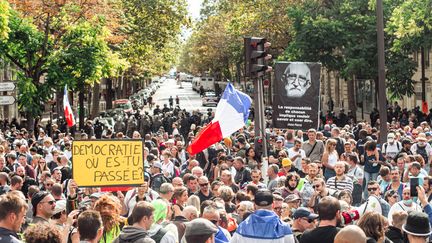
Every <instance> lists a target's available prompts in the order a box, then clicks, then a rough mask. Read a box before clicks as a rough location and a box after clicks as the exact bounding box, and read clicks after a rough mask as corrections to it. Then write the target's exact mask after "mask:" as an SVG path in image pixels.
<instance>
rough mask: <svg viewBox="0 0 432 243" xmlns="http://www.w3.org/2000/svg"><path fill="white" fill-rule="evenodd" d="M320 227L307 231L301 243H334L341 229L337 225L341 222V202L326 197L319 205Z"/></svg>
mask: <svg viewBox="0 0 432 243" xmlns="http://www.w3.org/2000/svg"><path fill="white" fill-rule="evenodd" d="M317 208H318V215H319V219H320V222H319V225H318V227H317V228H315V229H312V230H308V231H305V232H304V233H303V235H302V237H301V239H300V243H309V242H311V243H314V242H321V243H333V241H334V238H335V236H336V234H337V233H338V231H339V229H338V228H337V227H336V225H337V224H338V223H339V222H340V221H341V216H340V211H341V206H340V203H339V200H337V199H336V198H334V197H331V196H326V197H324V198H322V199H321V201H320V202H319V203H318V207H317Z"/></svg>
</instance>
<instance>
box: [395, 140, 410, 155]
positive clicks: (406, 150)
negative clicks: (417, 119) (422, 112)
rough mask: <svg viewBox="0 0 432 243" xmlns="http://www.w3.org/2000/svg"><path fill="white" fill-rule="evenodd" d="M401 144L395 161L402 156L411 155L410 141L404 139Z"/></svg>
mask: <svg viewBox="0 0 432 243" xmlns="http://www.w3.org/2000/svg"><path fill="white" fill-rule="evenodd" d="M401 144H402V149H401V151H400V152H399V153H398V154H397V155H396V159H399V158H400V157H402V155H405V154H406V155H412V152H411V146H412V144H413V143H412V141H411V139H409V138H405V139H403V140H402V142H401Z"/></svg>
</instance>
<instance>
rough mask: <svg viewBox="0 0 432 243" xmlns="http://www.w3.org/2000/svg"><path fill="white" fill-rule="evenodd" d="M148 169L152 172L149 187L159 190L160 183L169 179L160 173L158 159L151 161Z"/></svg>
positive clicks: (160, 168)
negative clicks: (151, 164)
mask: <svg viewBox="0 0 432 243" xmlns="http://www.w3.org/2000/svg"><path fill="white" fill-rule="evenodd" d="M150 171H151V174H152V178H151V189H153V190H155V191H156V192H159V190H160V187H161V185H162V184H163V183H165V182H169V179H168V178H166V177H165V176H164V174H162V164H161V163H160V162H158V161H155V162H153V166H152V167H151V169H150Z"/></svg>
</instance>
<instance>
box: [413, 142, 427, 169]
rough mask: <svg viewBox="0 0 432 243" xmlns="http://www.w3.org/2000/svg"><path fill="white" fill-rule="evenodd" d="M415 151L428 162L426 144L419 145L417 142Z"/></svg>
mask: <svg viewBox="0 0 432 243" xmlns="http://www.w3.org/2000/svg"><path fill="white" fill-rule="evenodd" d="M416 153H417V154H419V155H421V156H422V157H423V159H424V161H425V164H427V163H429V158H428V155H427V152H426V146H423V147H420V146H419V145H418V144H417V150H416Z"/></svg>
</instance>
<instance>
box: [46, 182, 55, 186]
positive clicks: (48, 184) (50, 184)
mask: <svg viewBox="0 0 432 243" xmlns="http://www.w3.org/2000/svg"><path fill="white" fill-rule="evenodd" d="M53 185H54V184H52V183H47V184H45V186H53Z"/></svg>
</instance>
